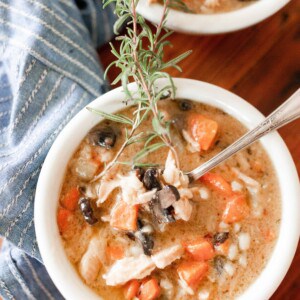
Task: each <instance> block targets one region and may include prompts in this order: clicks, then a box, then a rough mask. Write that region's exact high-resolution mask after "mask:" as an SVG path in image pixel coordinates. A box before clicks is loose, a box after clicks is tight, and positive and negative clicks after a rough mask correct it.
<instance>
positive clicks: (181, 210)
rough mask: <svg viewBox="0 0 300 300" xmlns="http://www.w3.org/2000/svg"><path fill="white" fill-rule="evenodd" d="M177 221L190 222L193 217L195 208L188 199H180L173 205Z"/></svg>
mask: <svg viewBox="0 0 300 300" xmlns="http://www.w3.org/2000/svg"><path fill="white" fill-rule="evenodd" d="M173 207H174V211H175V217H176V219H182V220H184V221H188V220H189V219H190V217H191V215H192V210H193V206H192V205H191V203H190V202H189V200H187V199H179V200H178V201H176V202H175V203H174V204H173Z"/></svg>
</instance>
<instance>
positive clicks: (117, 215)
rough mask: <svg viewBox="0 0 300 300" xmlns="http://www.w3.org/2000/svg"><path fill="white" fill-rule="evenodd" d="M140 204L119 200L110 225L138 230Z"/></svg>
mask: <svg viewBox="0 0 300 300" xmlns="http://www.w3.org/2000/svg"><path fill="white" fill-rule="evenodd" d="M137 216H138V205H128V204H127V203H126V202H123V201H119V202H118V203H117V204H116V206H115V207H114V208H113V210H112V212H111V219H110V225H111V226H112V227H114V228H117V229H121V230H127V231H128V230H129V231H135V230H137Z"/></svg>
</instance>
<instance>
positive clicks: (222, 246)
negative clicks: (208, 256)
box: [215, 239, 231, 256]
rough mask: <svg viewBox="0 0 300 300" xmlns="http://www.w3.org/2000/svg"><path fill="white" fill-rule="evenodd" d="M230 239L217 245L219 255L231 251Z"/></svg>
mask: <svg viewBox="0 0 300 300" xmlns="http://www.w3.org/2000/svg"><path fill="white" fill-rule="evenodd" d="M230 244H231V242H230V240H229V239H228V240H226V241H225V242H224V243H221V244H218V245H216V246H215V249H216V252H217V254H218V255H225V256H226V255H227V254H228V251H229V246H230Z"/></svg>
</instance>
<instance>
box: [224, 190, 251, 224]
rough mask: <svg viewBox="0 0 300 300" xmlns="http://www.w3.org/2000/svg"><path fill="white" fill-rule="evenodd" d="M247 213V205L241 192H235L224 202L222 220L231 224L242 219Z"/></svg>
mask: <svg viewBox="0 0 300 300" xmlns="http://www.w3.org/2000/svg"><path fill="white" fill-rule="evenodd" d="M248 214H249V206H248V204H247V201H246V198H245V196H244V195H243V194H240V193H235V194H233V196H232V197H231V198H230V199H229V200H228V202H227V203H226V207H225V210H224V212H223V215H222V221H223V222H225V223H227V224H231V223H234V222H239V221H241V220H243V219H244V218H245V217H246V216H247V215H248Z"/></svg>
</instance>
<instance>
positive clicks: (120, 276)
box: [103, 254, 155, 286]
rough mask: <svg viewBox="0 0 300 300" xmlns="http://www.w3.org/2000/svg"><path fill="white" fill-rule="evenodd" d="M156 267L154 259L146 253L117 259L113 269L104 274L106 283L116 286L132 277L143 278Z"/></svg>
mask: <svg viewBox="0 0 300 300" xmlns="http://www.w3.org/2000/svg"><path fill="white" fill-rule="evenodd" d="M154 269H155V264H154V262H153V261H152V259H151V258H150V257H149V256H147V255H145V254H142V255H139V256H138V257H125V258H123V259H120V260H117V261H116V262H115V263H114V264H113V265H112V267H111V269H110V270H109V271H108V273H106V274H105V275H103V278H104V279H105V280H106V284H107V285H110V286H116V285H121V284H124V283H126V282H127V281H129V280H131V279H143V278H144V277H146V276H148V275H150V274H151V272H152V271H153V270H154Z"/></svg>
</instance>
